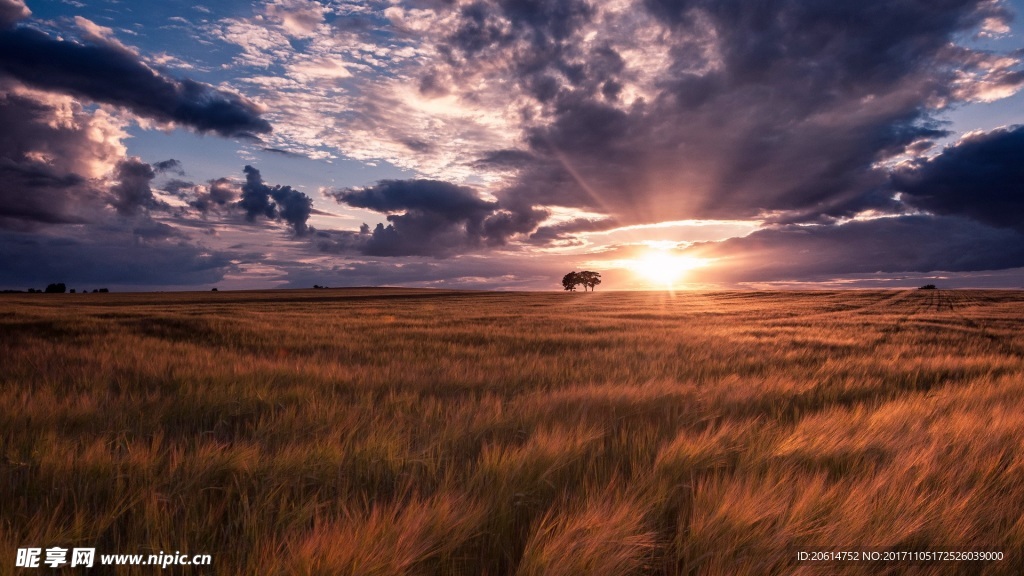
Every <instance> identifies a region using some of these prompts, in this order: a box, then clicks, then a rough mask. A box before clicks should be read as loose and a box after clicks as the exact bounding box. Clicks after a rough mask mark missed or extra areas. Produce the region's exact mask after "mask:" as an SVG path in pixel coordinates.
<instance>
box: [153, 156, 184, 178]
mask: <svg viewBox="0 0 1024 576" xmlns="http://www.w3.org/2000/svg"><path fill="white" fill-rule="evenodd" d="M153 170H155V171H156V172H160V173H162V172H171V173H173V174H177V175H178V176H184V175H185V169H184V168H182V166H181V161H179V160H175V159H174V158H170V159H168V160H162V161H160V162H156V163H154V164H153Z"/></svg>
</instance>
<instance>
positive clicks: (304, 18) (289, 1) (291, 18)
mask: <svg viewBox="0 0 1024 576" xmlns="http://www.w3.org/2000/svg"><path fill="white" fill-rule="evenodd" d="M266 12H267V16H268V17H269V18H270V19H271V20H273V21H276V22H279V23H280V25H281V27H282V28H283V29H284V30H285V31H286V32H287V33H288V34H289V35H291V36H296V37H306V36H312V35H313V34H315V33H316V30H317V27H318V26H319V25H320V24H322V23H323V22H324V7H323V6H322V5H321V4H320V3H319V2H311V1H309V0H278V1H275V2H272V3H270V4H268V5H267V8H266Z"/></svg>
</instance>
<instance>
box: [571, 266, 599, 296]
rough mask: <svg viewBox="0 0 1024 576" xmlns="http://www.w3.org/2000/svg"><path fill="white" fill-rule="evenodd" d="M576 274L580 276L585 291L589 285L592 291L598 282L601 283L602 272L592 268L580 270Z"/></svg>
mask: <svg viewBox="0 0 1024 576" xmlns="http://www.w3.org/2000/svg"><path fill="white" fill-rule="evenodd" d="M576 276H577V278H579V282H580V284H583V290H584V291H586V289H587V288H588V287H589V288H590V291H591V292H593V291H594V286H597V285H598V284H600V283H601V273H600V272H592V271H590V270H584V271H583V272H580V273H579V274H577V275H576Z"/></svg>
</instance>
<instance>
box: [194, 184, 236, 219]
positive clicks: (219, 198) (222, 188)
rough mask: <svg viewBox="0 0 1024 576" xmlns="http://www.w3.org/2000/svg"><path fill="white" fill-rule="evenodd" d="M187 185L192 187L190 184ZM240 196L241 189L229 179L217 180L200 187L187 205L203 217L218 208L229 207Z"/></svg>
mask: <svg viewBox="0 0 1024 576" xmlns="http://www.w3.org/2000/svg"><path fill="white" fill-rule="evenodd" d="M188 184H189V185H190V186H192V184H191V183H188ZM240 195H241V188H240V187H239V186H238V185H237V184H235V183H234V182H232V181H231V179H230V178H217V179H214V180H210V181H209V182H208V183H207V184H206V186H204V187H202V189H201V191H200V192H198V193H197V194H196V195H195V197H194V198H192V200H190V201H189V205H190V206H192V207H193V208H195V209H196V210H199V212H200V213H202V214H204V215H205V214H206V213H208V212H210V211H211V210H214V209H216V208H218V207H223V206H229V205H231V204H232V203H234V202H235V199H237V198H238V197H239V196H240Z"/></svg>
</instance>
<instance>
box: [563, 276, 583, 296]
mask: <svg viewBox="0 0 1024 576" xmlns="http://www.w3.org/2000/svg"><path fill="white" fill-rule="evenodd" d="M579 284H580V279H579V274H577V273H576V272H569V273H568V274H566V275H565V276H562V288H564V289H565V290H566V291H568V292H575V291H576V286H578V285H579Z"/></svg>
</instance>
